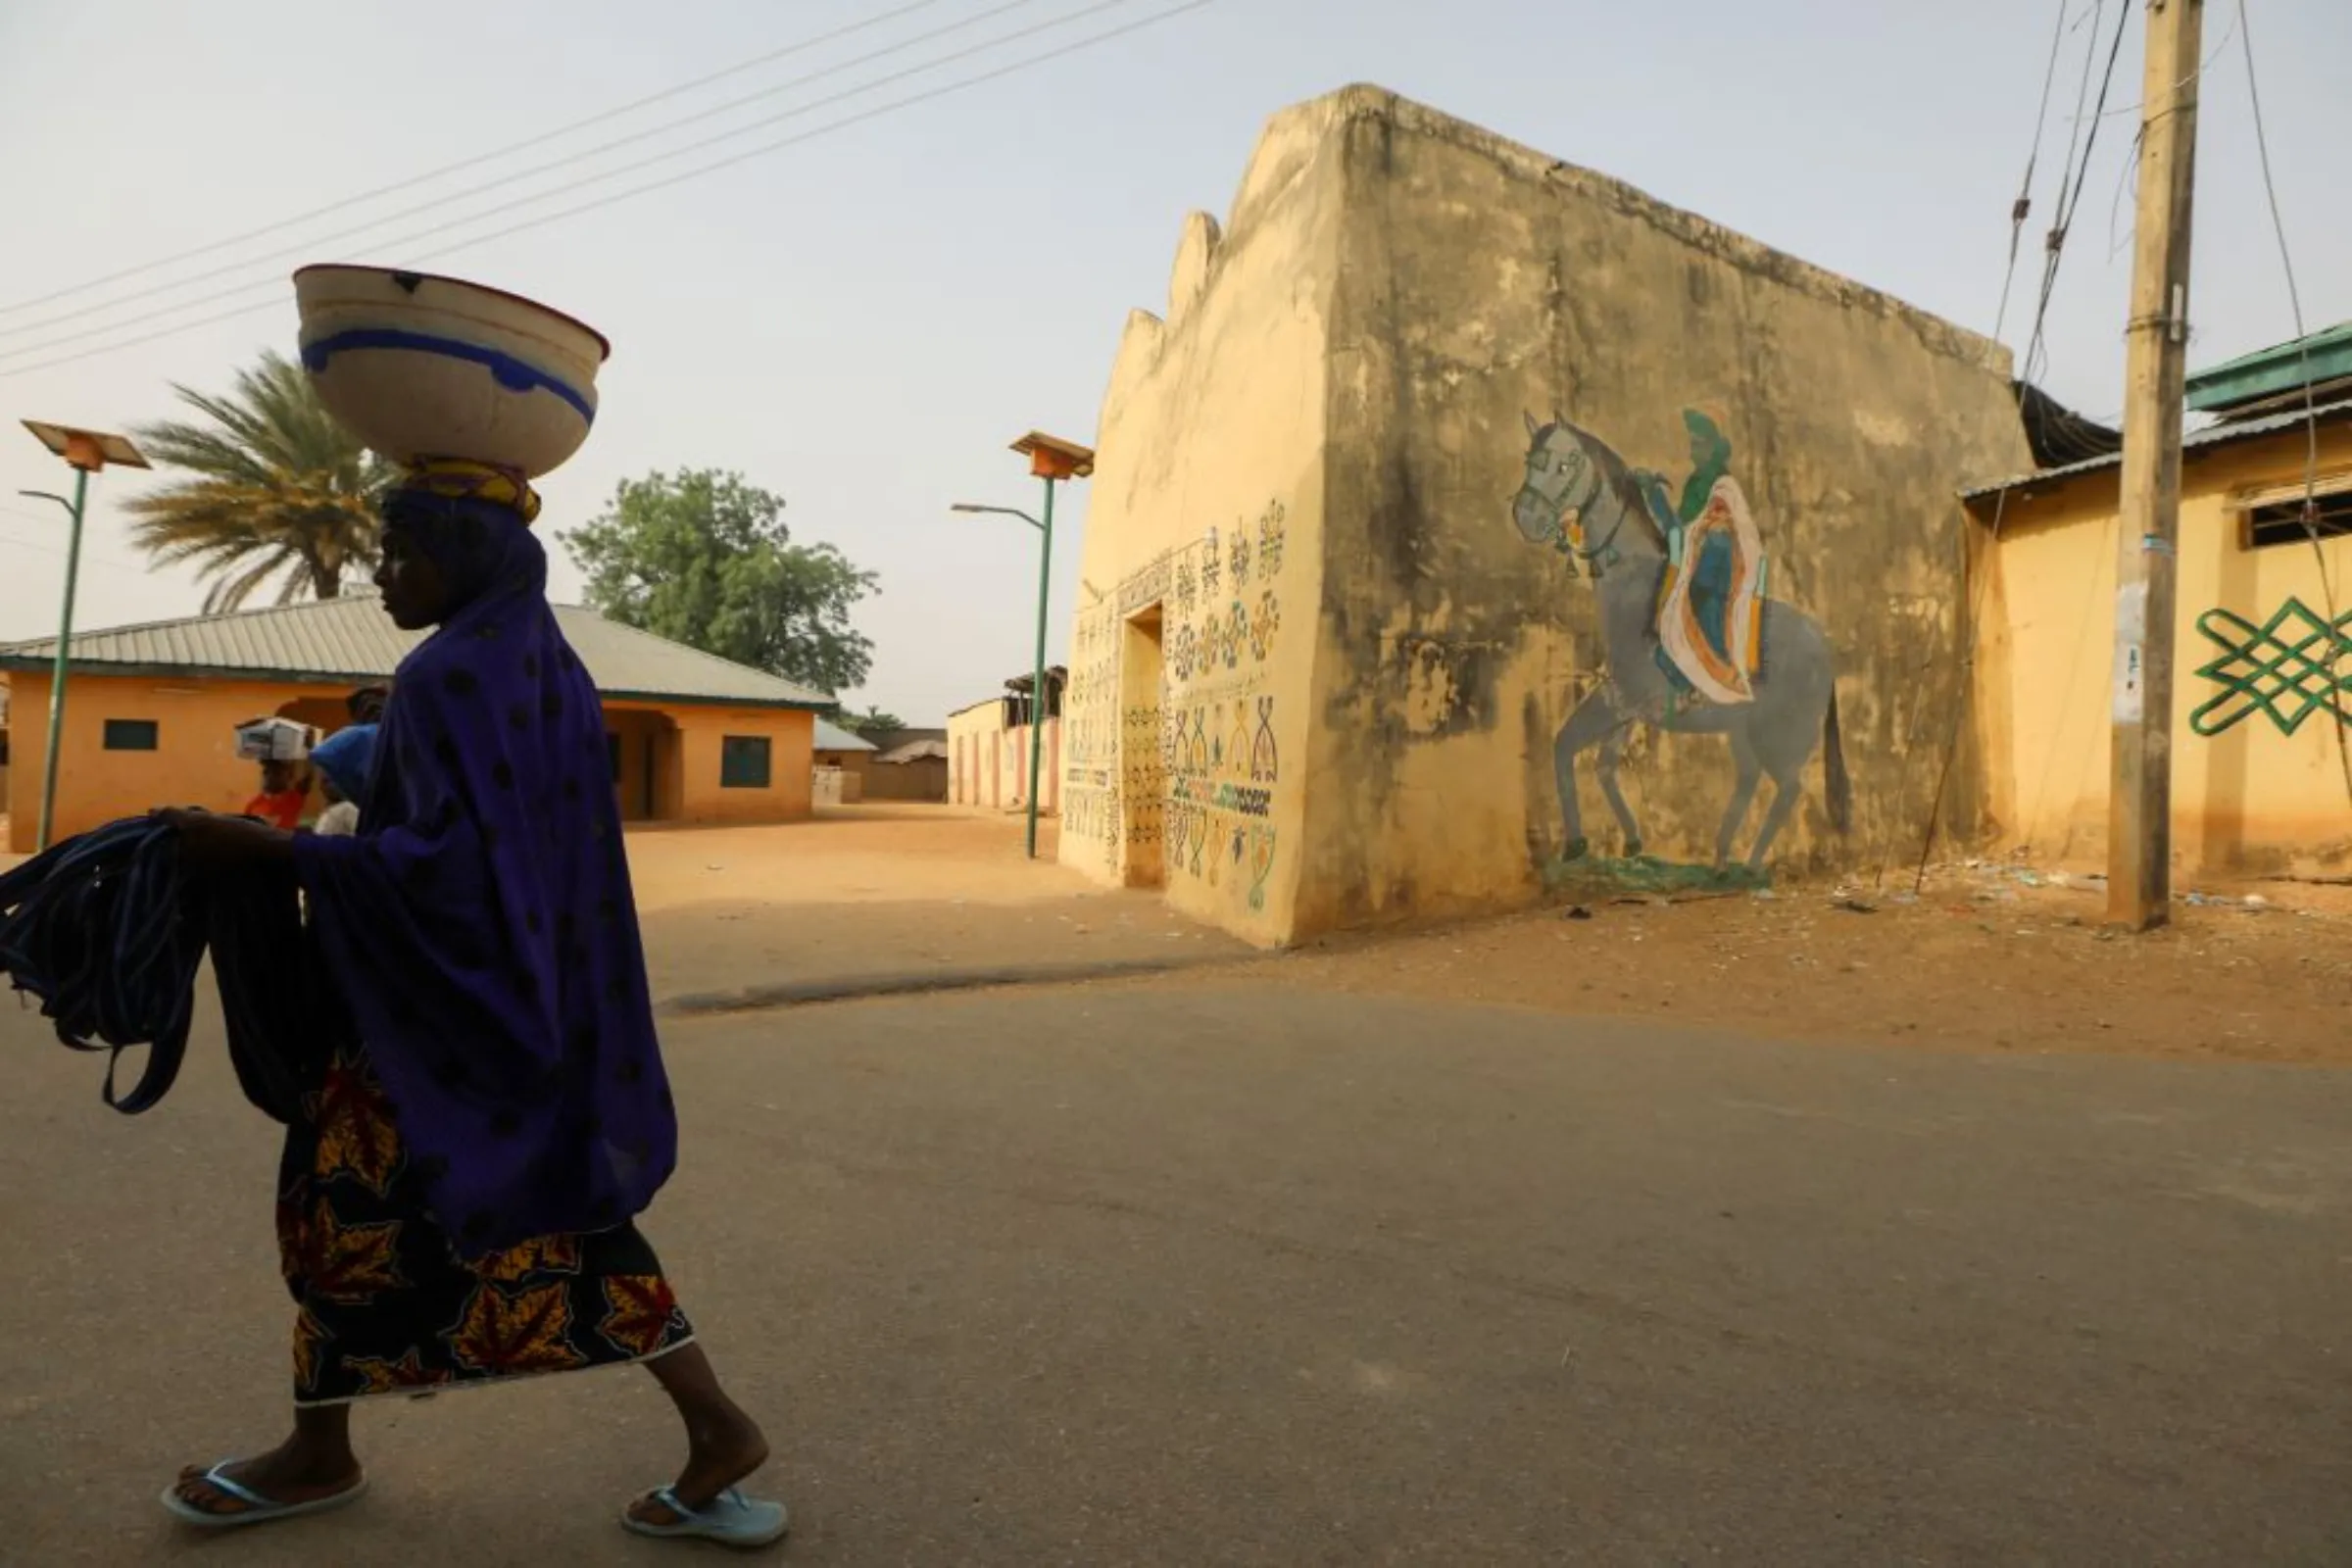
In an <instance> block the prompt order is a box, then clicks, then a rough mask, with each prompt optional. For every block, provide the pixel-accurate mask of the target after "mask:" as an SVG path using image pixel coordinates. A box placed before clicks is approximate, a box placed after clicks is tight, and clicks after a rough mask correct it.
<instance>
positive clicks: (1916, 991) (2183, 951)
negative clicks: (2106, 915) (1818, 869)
mask: <svg viewBox="0 0 2352 1568" xmlns="http://www.w3.org/2000/svg"><path fill="white" fill-rule="evenodd" d="M2022 877H2024V878H2029V879H2031V880H2030V881H2029V880H2021V871H2020V869H2019V868H2011V867H1980V868H1974V869H1972V868H1968V867H1957V868H1953V869H1951V870H1948V871H1945V872H1942V873H1940V874H1939V875H1938V876H1937V877H1936V879H1934V880H1932V881H1931V882H1930V884H1929V885H1928V887H1927V888H1926V890H1925V891H1924V893H1923V894H1922V895H1921V896H1920V897H1919V899H1918V900H1917V901H1916V902H1908V901H1900V900H1899V898H1898V897H1893V896H1888V895H1887V894H1880V893H1865V894H1863V895H1861V896H1860V897H1848V896H1846V895H1843V894H1840V893H1839V892H1838V891H1837V890H1835V889H1831V888H1825V887H1810V888H1807V887H1797V888H1785V889H1782V890H1780V891H1779V892H1777V893H1776V894H1775V895H1774V896H1773V897H1771V898H1767V899H1759V898H1756V897H1754V896H1752V895H1745V894H1742V895H1739V896H1735V897H1729V898H1723V899H1715V900H1706V901H1700V902H1692V903H1683V904H1674V905H1662V904H1657V903H1652V902H1648V901H1644V900H1640V899H1635V900H1630V901H1623V902H1604V901H1588V902H1587V903H1585V904H1584V905H1582V906H1580V907H1581V908H1582V909H1583V911H1584V917H1581V918H1580V917H1575V915H1574V914H1573V912H1572V909H1570V908H1548V909H1544V910H1540V911H1537V912H1533V913H1529V914H1524V915H1519V916H1515V917H1511V918H1507V919H1501V920H1494V921H1485V922H1480V923H1477V924H1473V925H1466V926H1460V927H1455V928H1452V929H1448V930H1444V931H1434V932H1423V933H1419V934H1415V935H1408V936H1404V937H1401V938H1394V939H1388V940H1379V941H1370V940H1366V939H1362V938H1349V939H1344V940H1340V941H1335V942H1332V943H1328V944H1323V945H1320V946H1315V947H1310V948H1308V949H1306V950H1305V951H1303V952H1300V953H1298V954H1293V955H1289V956H1285V957H1284V958H1282V959H1281V960H1279V961H1280V962H1281V963H1282V964H1283V965H1284V967H1285V972H1286V973H1287V974H1288V975H1289V976H1290V977H1291V978H1292V980H1293V981H1294V982H1295V983H1298V984H1301V985H1311V986H1315V987H1317V988H1325V989H1331V990H1341V991H1357V992H1367V993H1383V994H1390V995H1400V996H1417V997H1431V998H1446V999H1452V1000H1458V1001H1464V1002H1486V1003H1506V1004H1511V1005H1519V1006H1527V1007H1540V1008H1544V1009H1547V1010H1551V1011H1560V1012H1576V1013H1605V1014H1612V1015H1619V1016H1627V1017H1640V1018H1650V1019H1655V1020H1659V1021H1664V1022H1673V1023H1679V1024H1717V1025H1724V1026H1727V1027H1732V1028H1737V1029H1741V1030H1752V1031H1755V1032H1758V1033H1762V1034H1769V1035H1775V1036H1779V1037H1781V1038H1785V1039H1790V1040H1813V1041H1823V1040H1841V1041H1853V1042H1875V1043H1883V1044H1892V1045H1905V1044H1909V1045H1918V1046H1925V1047H1934V1048H1937V1049H1944V1050H1956V1051H1995V1052H2032V1053H2078V1052H2095V1053H2110V1054H2129V1055H2144V1056H2164V1057H2180V1058H2197V1057H2204V1058H2233V1059H2237V1060H2245V1061H2285V1062H2320V1063H2333V1064H2346V1063H2352V1029H2347V1028H2346V1027H2345V1020H2346V1018H2347V1016H2352V914H2347V913H2345V912H2342V906H2343V902H2344V901H2343V899H2342V896H2341V893H2340V891H2338V890H2332V889H2317V888H2303V887H2295V886H2282V887H2273V888H2271V889H2269V890H2268V891H2267V892H2265V893H2255V894H2252V895H2251V896H2252V897H2253V898H2255V899H2258V900H2261V901H2262V902H2260V903H2258V904H2254V905H2247V904H2244V903H2232V904H2197V905H2192V904H2187V903H2181V904H2179V905H2177V906H2176V907H2175V911H2174V912H2175V917H2176V923H2175V924H2174V926H2173V927H2172V928H2171V929H2169V930H2164V931H2160V932H2156V933H2153V934H2150V935H2145V936H2138V937H2117V936H2113V935H2110V934H2108V933H2105V932H2103V931H2102V930H2101V929H2100V923H2101V919H2102V913H2103V909H2104V893H2103V891H2101V890H2098V889H2095V888H2086V887H2084V886H2082V884H2081V883H2080V882H2076V883H2074V885H2070V886H2054V885H2051V884H2050V883H2049V882H2048V881H2047V879H2045V878H2043V877H2042V876H2041V875H2039V874H2038V873H2034V872H2032V871H2023V872H2022ZM2245 896H2246V895H2243V894H2237V895H2233V897H2238V898H2243V897H2245ZM2289 901H2292V902H2291V903H2290V902H2289Z"/></svg>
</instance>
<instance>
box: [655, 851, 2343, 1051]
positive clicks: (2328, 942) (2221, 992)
mask: <svg viewBox="0 0 2352 1568" xmlns="http://www.w3.org/2000/svg"><path fill="white" fill-rule="evenodd" d="M1021 832H1022V823H1021V819H1020V818H1019V817H1018V816H1017V815H1006V814H999V813H993V812H990V813H981V812H971V811H964V810H958V809H952V808H939V807H880V806H877V807H860V808H851V809H845V810H843V811H840V812H837V813H828V814H827V815H826V816H824V817H821V818H819V819H817V820H815V821H812V822H809V823H802V824H796V825H793V826H788V827H770V828H744V829H729V830H698V831H673V832H653V833H644V834H639V835H634V836H632V838H631V840H630V849H631V858H632V863H633V864H634V866H635V869H636V875H637V881H638V891H639V898H640V901H641V903H642V906H643V907H644V909H645V913H646V929H647V948H648V951H649V953H650V954H651V955H652V957H653V965H654V970H655V980H656V985H655V990H656V994H657V995H659V996H674V995H677V994H680V993H691V992H697V991H705V990H715V989H721V988H724V987H729V986H740V985H744V984H758V983H763V982H776V981H789V980H799V979H806V978H811V977H828V978H829V977H832V976H835V975H858V974H866V973H873V972H881V971H902V970H908V969H919V968H924V967H934V966H937V967H946V966H963V965H980V964H1000V963H1005V962H1014V961H1019V960H1022V959H1036V960H1040V961H1044V962H1054V963H1060V962H1067V961H1071V960H1083V959H1088V958H1103V959H1125V958H1135V957H1155V956H1168V955H1171V954H1182V955H1186V956H1198V957H1204V958H1205V957H1215V956H1218V955H1224V956H1229V957H1231V958H1233V959H1234V960H1236V961H1237V962H1239V963H1240V964H1241V965H1242V968H1243V970H1244V971H1245V972H1256V973H1263V974H1267V975H1274V974H1279V975H1280V976H1281V978H1282V980H1283V981H1284V983H1287V984H1295V985H1303V986H1309V987H1313V988H1316V989H1322V990H1331V991H1342V992H1354V993H1362V994H1371V995H1393V996H1414V997H1426V998H1433V999H1442V1000H1448V1001H1463V1002H1487V1003H1502V1004H1509V1005H1519V1006H1527V1007H1536V1008H1542V1009H1544V1010H1548V1011H1557V1012H1575V1013H1600V1014H1609V1015H1614V1016H1624V1017H1636V1018H1648V1019H1655V1020H1661V1021H1672V1022H1678V1023H1687V1024H1711V1025H1725V1026H1730V1027H1735V1028H1739V1029H1741V1030H1746V1031H1753V1032H1757V1033H1762V1034H1768V1035H1774V1036H1780V1037H1784V1038H1789V1039H1798V1040H1842V1041H1871V1042H1886V1043H1893V1044H1911V1045H1919V1046H1923V1047H1930V1048H1936V1049H1943V1050H1959V1051H1996V1052H2002V1051H2006V1052H2034V1053H2045V1052H2070V1053H2071V1052H2101V1053H2121V1054H2136V1055H2153V1056H2166V1057H2183V1058H2193V1057H2226V1058H2237V1059H2243V1060H2257V1061H2287V1062H2327V1063H2352V1029H2347V1028H2346V1027H2345V1026H2344V1021H2343V1020H2344V1018H2345V1016H2346V1012H2347V1006H2348V1005H2352V889H2347V888H2341V887H2326V886H2312V885H2305V884H2269V885H2261V886H2252V885H2249V886H2239V887H2231V888H2228V889H2221V890H2217V891H2215V892H2214V893H2212V894H2211V895H2210V897H2211V898H2212V899H2214V900H2216V901H2225V902H2197V903H2191V902H2188V898H2187V896H2184V897H2183V899H2182V900H2181V901H2180V902H2178V903H2177V904H2176V905H2175V908H2174V913H2175V923H2174V924H2173V926H2172V927H2171V928H2170V929H2167V930H2164V931H2160V932H2157V933H2154V934H2151V935H2147V936H2139V937H2118V936H2116V935H2114V934H2113V933H2110V932H2108V931H2105V930H2103V929H2102V922H2103V919H2104V907H2105V906H2104V892H2103V890H2102V889H2100V888H2098V887H2097V886H2095V885H2093V884H2091V883H2089V882H2087V881H2085V879H2083V878H2082V877H2080V876H2076V877H2071V878H2070V877H2066V876H2064V875H2062V874H2053V873H2048V872H2041V871H2035V870H2033V869H2031V868H2028V867H2024V866H2019V865H2009V864H1991V863H1961V864H1955V865H1950V866H1944V867H1940V868H1938V869H1937V870H1936V873H1935V874H1934V875H1933V876H1932V877H1931V878H1930V880H1929V882H1928V884H1927V886H1926V887H1925V889H1924V890H1923V891H1922V893H1921V894H1920V895H1918V896H1917V897H1913V896H1912V895H1911V894H1910V893H1909V891H1908V879H1907V878H1905V879H1901V880H1899V881H1897V882H1895V883H1892V884H1890V885H1889V886H1888V887H1886V888H1877V889H1868V888H1866V889H1859V890H1854V891H1851V892H1849V891H1847V890H1844V889H1840V888H1838V887H1832V886H1809V887H1807V886H1799V887H1783V888H1781V889H1778V890H1776V891H1774V892H1772V893H1770V894H1767V895H1764V896H1757V895H1753V894H1746V893H1741V894H1737V895H1732V896H1726V897H1717V898H1678V899H1677V900H1676V901H1675V902H1667V901H1665V900H1662V899H1658V898H1653V897H1629V898H1624V899H1614V900H1612V899H1606V898H1588V899H1587V900H1586V901H1585V902H1583V903H1582V904H1580V905H1562V906H1558V907H1548V908H1544V909H1541V910H1536V911H1532V912H1529V913H1525V914H1521V915H1516V916H1510V917H1505V918H1501V919H1495V920H1486V921H1479V922H1474V923H1470V924H1465V925H1459V926H1452V927H1447V928H1444V929H1440V930H1432V931H1421V932H1407V933H1404V934H1370V935H1349V936H1343V937H1339V938H1334V939H1330V940H1328V941H1325V942H1321V943H1316V944H1310V945H1309V946H1307V947H1306V948H1304V949H1302V950H1300V951H1297V952H1293V953H1289V954H1283V955H1278V956H1271V957H1264V956H1253V955H1251V954H1250V952H1249V950H1247V949H1245V948H1244V947H1243V946H1242V945H1241V944H1240V943H1238V942H1235V941H1233V940H1232V939H1230V938H1227V937H1224V936H1222V935H1220V934H1217V933H1213V932H1207V931H1204V930H1202V929H1201V927H1198V926H1196V925H1193V924H1192V923H1190V922H1188V921H1186V920H1184V919H1182V918H1180V917H1178V916H1176V915H1173V914H1171V913H1169V912H1168V911H1167V910H1166V909H1164V908H1163V907H1162V906H1161V905H1160V903H1159V901H1158V899H1157V898H1156V897H1155V896H1154V895H1152V893H1149V892H1144V891H1125V890H1117V889H1105V888H1102V887H1099V886H1097V885H1096V884H1094V883H1091V882H1088V881H1086V880H1085V879H1084V878H1082V877H1080V876H1079V875H1078V874H1077V873H1075V872H1072V871H1068V870H1065V869H1063V868H1062V867H1061V866H1059V865H1057V864H1055V863H1054V861H1053V859H1052V854H1053V845H1054V837H1053V835H1054V823H1053V822H1052V821H1050V820H1049V821H1048V822H1047V823H1045V824H1044V832H1045V837H1044V839H1043V841H1042V842H1041V845H1040V850H1041V858H1040V859H1039V860H1037V861H1030V860H1028V859H1026V858H1024V857H1023V854H1022V842H1021ZM2193 897H2194V898H2196V899H2198V900H2200V901H2203V900H2205V899H2207V898H2208V897H2209V895H2208V894H2206V893H2205V892H2202V891H2199V892H2197V893H2195V894H2194V895H2193ZM1578 911H1581V913H1580V912H1578ZM1187 983H1189V982H1188V981H1187V980H1186V979H1184V978H1170V979H1167V980H1162V981H1156V982H1151V984H1153V985H1157V986H1163V987H1165V986H1183V985H1185V984H1187Z"/></svg>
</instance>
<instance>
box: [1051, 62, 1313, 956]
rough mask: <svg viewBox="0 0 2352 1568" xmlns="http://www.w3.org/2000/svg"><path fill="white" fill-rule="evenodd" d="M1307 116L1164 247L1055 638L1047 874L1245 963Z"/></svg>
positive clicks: (1282, 861) (1282, 764)
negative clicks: (1211, 212) (1065, 644)
mask: <svg viewBox="0 0 2352 1568" xmlns="http://www.w3.org/2000/svg"><path fill="white" fill-rule="evenodd" d="M1313 109H1314V106H1308V108H1307V110H1304V111H1292V112H1290V113H1287V114H1284V115H1281V116H1277V117H1276V118H1275V120H1274V121H1273V122H1272V123H1270V124H1269V125H1268V126H1267V127H1266V130H1265V132H1264V134H1263V135H1262V136H1261V137H1260V139H1259V142H1258V145H1257V148H1256V151H1255V152H1254V154H1253V155H1252V156H1251V158H1250V166H1249V169H1248V171H1247V172H1246V173H1245V175H1244V177H1243V181H1242V187H1241V191H1240V193H1239V195H1238V196H1237V197H1236V199H1235V201H1234V205H1233V209H1232V215H1231V218H1230V221H1229V222H1228V223H1227V224H1226V225H1224V226H1223V227H1222V228H1220V226H1219V225H1218V223H1217V222H1216V221H1215V220H1213V219H1211V218H1209V217H1208V216H1207V215H1205V214H1200V213H1196V214H1194V215H1193V216H1192V217H1191V218H1190V219H1189V220H1188V221H1186V224H1185V227H1184V231H1183V234H1182V236H1181V238H1180V240H1179V243H1178V248H1177V255H1176V263H1175V269H1174V275H1173V277H1172V279H1171V281H1170V284H1169V289H1168V308H1167V314H1166V316H1165V317H1164V318H1155V317H1153V316H1151V315H1149V314H1147V313H1144V312H1141V311H1138V312H1136V313H1134V314H1133V315H1131V316H1130V317H1129V319H1128V323H1127V330H1126V333H1125V336H1124V337H1123V339H1122V340H1121V342H1120V345H1119V351H1118V357H1117V360H1116V362H1115V364H1114V366H1113V368H1112V370H1111V376H1110V385H1109V388H1108V391H1107V392H1106V394H1105V395H1104V398H1103V411H1102V417H1101V426H1100V435H1099V438H1098V440H1099V446H1100V452H1099V455H1098V459H1097V466H1096V470H1095V476H1094V478H1093V479H1092V480H1091V481H1090V483H1091V484H1092V486H1093V490H1092V494H1091V496H1090V498H1089V501H1088V510H1087V526H1086V548H1085V555H1084V560H1083V564H1082V566H1081V571H1080V576H1081V584H1080V588H1079V595H1078V598H1079V606H1078V612H1077V616H1076V624H1075V627H1074V631H1073V635H1072V653H1071V667H1070V687H1069V693H1068V698H1067V712H1066V717H1067V722H1068V725H1069V735H1068V739H1067V743H1066V746H1065V749H1064V753H1063V765H1062V776H1063V781H1064V795H1063V810H1062V832H1061V850H1060V855H1061V858H1062V860H1063V862H1064V863H1065V864H1070V865H1075V866H1078V867H1080V868H1082V869H1084V870H1086V871H1087V872H1088V873H1089V874H1090V875H1093V876H1095V877H1097V878H1099V879H1101V880H1103V881H1106V882H1123V883H1127V884H1129V885H1163V886H1164V887H1165V888H1166V890H1167V899H1168V902H1169V904H1171V905H1172V906H1174V907H1176V908H1178V909H1180V910H1182V911H1184V912H1185V913H1187V914H1191V915H1194V916H1197V917H1199V918H1201V919H1205V920H1208V921H1211V922H1213V923H1215V924H1218V925H1221V926H1223V927H1225V928H1226V929H1228V930H1231V931H1234V932H1236V933H1238V934H1240V935H1241V936H1243V937H1245V938H1247V939H1249V940H1250V941H1253V942H1257V943H1260V944H1267V945H1272V944H1279V943H1283V942H1287V941H1289V940H1291V939H1292V937H1293V936H1294V934H1295V932H1294V918H1293V916H1294V910H1295V907H1296V904H1297V890H1298V886H1299V843H1300V834H1301V831H1302V826H1303V822H1304V810H1305V790H1304V787H1303V778H1304V775H1303V773H1302V771H1301V764H1302V763H1303V761H1304V760H1305V757H1306V754H1307V750H1308V736H1309V732H1310V730H1311V728H1312V726H1313V722H1314V720H1313V716H1312V714H1311V712H1310V711H1309V706H1308V705H1309V698H1310V694H1311V688H1312V678H1313V651H1314V626H1315V618H1316V606H1317V601H1318V598H1319V596H1320V594H1321V591H1322V562H1321V543H1320V529H1321V519H1322V507H1323V476H1324V463H1325V455H1324V440H1325V403H1326V399H1327V396H1328V371H1327V363H1326V362H1327V352H1328V348H1329V340H1328V320H1327V313H1328V306H1329V302H1330V299H1331V297H1332V295H1333V292H1334V291H1335V289H1336V287H1337V284H1338V278H1337V271H1338V268H1337V262H1338V252H1337V249H1336V246H1337V237H1338V215H1339V208H1338V196H1339V189H1340V186H1339V179H1340V170H1339V165H1338V163H1337V161H1336V160H1335V159H1334V157H1333V156H1332V154H1333V150H1334V149H1333V146H1332V144H1331V141H1330V138H1329V137H1328V135H1327V134H1326V130H1327V126H1326V124H1325V123H1324V121H1323V119H1322V118H1321V117H1320V116H1319V115H1318V114H1317V113H1315V112H1313Z"/></svg>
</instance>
